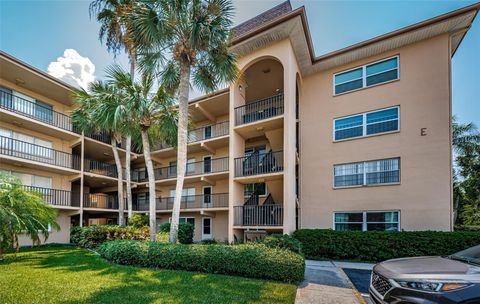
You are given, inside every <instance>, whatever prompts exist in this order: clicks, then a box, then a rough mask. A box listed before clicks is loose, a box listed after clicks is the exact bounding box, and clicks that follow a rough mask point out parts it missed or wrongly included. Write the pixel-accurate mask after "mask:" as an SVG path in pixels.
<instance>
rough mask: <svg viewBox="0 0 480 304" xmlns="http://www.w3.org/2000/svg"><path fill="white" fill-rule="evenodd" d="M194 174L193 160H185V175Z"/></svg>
mask: <svg viewBox="0 0 480 304" xmlns="http://www.w3.org/2000/svg"><path fill="white" fill-rule="evenodd" d="M188 173H190V174H192V173H195V158H190V159H189V160H187V174H188Z"/></svg>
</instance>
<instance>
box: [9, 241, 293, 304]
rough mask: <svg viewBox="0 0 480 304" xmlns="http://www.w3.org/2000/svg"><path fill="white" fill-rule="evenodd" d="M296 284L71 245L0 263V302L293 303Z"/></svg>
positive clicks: (30, 252) (36, 250)
mask: <svg viewBox="0 0 480 304" xmlns="http://www.w3.org/2000/svg"><path fill="white" fill-rule="evenodd" d="M295 292H296V286H294V285H291V284H282V283H276V282H270V281H262V280H253V279H245V278H239V277H232V276H224V275H211V274H202V273H194V272H184V271H173V270H151V269H143V268H136V267H129V266H120V265H114V264H110V263H108V262H106V261H104V260H103V259H101V258H100V257H99V256H97V255H96V254H94V253H91V252H89V251H86V250H83V249H78V248H73V247H40V248H34V249H32V248H29V249H24V250H22V251H21V252H20V253H19V254H18V255H17V256H16V257H14V255H13V254H8V255H6V258H5V260H3V261H1V262H0V302H1V303H15V304H20V303H72V304H73V303H115V304H117V303H133V304H141V303H293V302H294V299H295Z"/></svg>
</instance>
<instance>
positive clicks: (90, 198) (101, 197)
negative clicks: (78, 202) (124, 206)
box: [83, 193, 118, 210]
mask: <svg viewBox="0 0 480 304" xmlns="http://www.w3.org/2000/svg"><path fill="white" fill-rule="evenodd" d="M83 207H84V208H95V209H111V210H116V209H118V196H117V195H108V194H104V193H84V194H83Z"/></svg>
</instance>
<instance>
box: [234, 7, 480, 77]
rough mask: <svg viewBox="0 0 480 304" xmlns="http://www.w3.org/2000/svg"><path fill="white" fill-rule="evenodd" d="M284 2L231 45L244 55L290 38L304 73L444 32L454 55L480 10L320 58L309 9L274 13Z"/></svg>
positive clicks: (417, 25) (457, 12) (459, 12)
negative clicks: (308, 13)
mask: <svg viewBox="0 0 480 304" xmlns="http://www.w3.org/2000/svg"><path fill="white" fill-rule="evenodd" d="M282 5H285V6H288V5H290V3H289V2H288V1H287V2H284V3H282V4H280V5H279V6H276V7H274V8H273V9H272V10H273V12H271V10H269V11H266V12H264V13H262V14H261V15H260V16H262V17H261V18H260V19H261V20H262V21H261V22H259V21H247V22H244V23H243V24H249V27H248V30H243V32H242V34H241V35H235V38H234V40H233V41H232V46H231V47H232V49H233V50H234V51H235V52H236V53H237V54H239V55H240V56H244V55H247V54H248V53H251V52H253V51H254V50H256V49H258V48H262V47H265V46H267V45H269V44H272V43H274V42H276V41H280V40H282V39H286V38H289V39H290V41H291V43H292V46H293V48H294V52H295V55H296V57H297V62H298V63H299V67H300V70H301V71H302V74H303V75H308V74H312V73H315V72H318V71H321V70H326V69H329V68H333V67H335V66H339V65H344V64H347V63H349V62H353V61H356V60H359V59H362V58H366V57H369V56H374V55H376V54H380V53H382V52H386V51H388V50H391V49H394V48H398V47H401V46H403V45H407V44H409V43H414V42H418V41H421V40H424V39H428V38H431V37H434V36H436V35H440V34H442V33H449V34H450V35H451V36H452V56H453V54H454V53H455V51H456V49H457V48H458V46H459V45H460V42H461V41H462V39H463V37H464V36H465V34H466V32H467V31H468V29H469V28H470V26H471V24H472V22H473V20H474V18H475V16H476V15H477V13H478V10H479V9H480V3H476V4H473V5H470V6H466V7H464V8H461V9H458V10H455V11H452V12H449V13H446V14H443V15H440V16H437V17H434V18H430V19H427V20H425V21H422V22H419V23H415V24H413V25H410V26H407V27H404V28H401V29H399V30H396V31H393V32H390V33H387V34H384V35H381V36H378V37H375V38H372V39H369V40H366V41H363V42H360V43H357V44H354V45H351V46H348V47H346V48H343V49H340V50H337V51H334V52H331V53H328V54H325V55H321V56H317V57H316V56H315V52H314V50H313V44H312V41H311V35H310V31H309V27H308V22H307V17H306V13H305V8H304V7H303V6H302V7H300V8H298V9H295V10H292V11H288V12H287V11H283V10H282V13H281V14H280V13H278V14H275V13H274V12H277V10H278V8H279V7H282ZM257 17H258V16H257ZM257 17H255V18H253V19H252V20H255V19H257ZM243 24H241V25H240V26H243ZM253 25H256V26H255V27H254V26H253ZM244 28H247V27H246V26H245V27H244Z"/></svg>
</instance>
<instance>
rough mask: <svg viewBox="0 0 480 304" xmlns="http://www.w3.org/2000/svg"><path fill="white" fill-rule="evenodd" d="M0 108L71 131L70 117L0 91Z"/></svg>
mask: <svg viewBox="0 0 480 304" xmlns="http://www.w3.org/2000/svg"><path fill="white" fill-rule="evenodd" d="M0 108H2V109H5V110H7V111H10V112H13V113H16V114H19V115H22V116H25V117H28V118H31V119H35V120H37V121H40V122H43V123H46V124H49V125H51V126H54V127H57V128H60V129H63V130H66V131H70V132H72V131H73V126H72V119H71V118H70V116H68V115H65V114H63V113H60V112H56V111H54V110H52V109H51V108H49V107H46V106H43V105H41V104H37V103H34V102H31V101H30V100H26V99H23V98H21V97H18V96H15V95H13V94H10V93H7V92H4V91H0Z"/></svg>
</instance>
